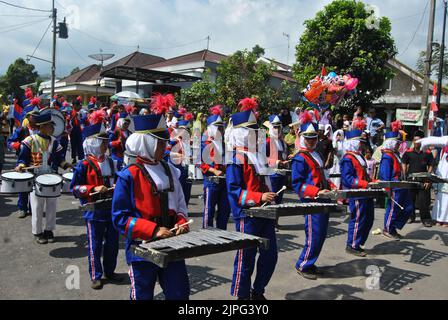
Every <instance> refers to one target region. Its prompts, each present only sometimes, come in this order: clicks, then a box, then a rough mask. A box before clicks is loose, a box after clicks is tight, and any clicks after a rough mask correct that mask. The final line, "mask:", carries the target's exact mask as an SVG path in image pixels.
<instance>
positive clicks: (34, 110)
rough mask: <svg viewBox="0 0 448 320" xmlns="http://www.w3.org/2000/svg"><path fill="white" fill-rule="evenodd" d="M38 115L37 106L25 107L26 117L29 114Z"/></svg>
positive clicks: (24, 113)
mask: <svg viewBox="0 0 448 320" xmlns="http://www.w3.org/2000/svg"><path fill="white" fill-rule="evenodd" d="M30 114H31V115H36V114H39V108H38V107H37V106H28V107H26V108H25V109H23V112H22V116H23V117H26V116H28V115H30Z"/></svg>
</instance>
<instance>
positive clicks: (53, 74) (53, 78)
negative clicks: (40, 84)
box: [51, 0, 57, 98]
mask: <svg viewBox="0 0 448 320" xmlns="http://www.w3.org/2000/svg"><path fill="white" fill-rule="evenodd" d="M52 2H53V59H52V62H51V98H53V97H54V85H55V82H56V34H57V28H56V20H57V9H56V8H55V7H54V0H53V1H52Z"/></svg>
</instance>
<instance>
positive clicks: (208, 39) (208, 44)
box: [206, 36, 211, 51]
mask: <svg viewBox="0 0 448 320" xmlns="http://www.w3.org/2000/svg"><path fill="white" fill-rule="evenodd" d="M206 39H207V51H208V49H209V48H210V40H211V38H210V36H207V38H206Z"/></svg>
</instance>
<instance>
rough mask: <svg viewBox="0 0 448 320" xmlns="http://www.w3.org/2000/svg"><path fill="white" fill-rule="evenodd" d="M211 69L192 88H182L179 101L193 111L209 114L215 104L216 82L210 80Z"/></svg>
mask: <svg viewBox="0 0 448 320" xmlns="http://www.w3.org/2000/svg"><path fill="white" fill-rule="evenodd" d="M209 77H210V70H207V71H206V72H205V73H204V76H203V79H202V81H198V82H195V83H194V84H193V86H192V87H191V88H190V89H182V90H181V92H180V97H178V99H179V103H180V104H181V105H184V106H186V107H187V109H188V110H189V111H191V112H194V113H196V114H198V113H199V112H202V113H206V114H208V110H209V109H210V107H212V106H213V105H214V104H215V101H216V94H215V84H214V83H213V82H211V81H210V78H209Z"/></svg>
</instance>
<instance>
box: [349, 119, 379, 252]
mask: <svg viewBox="0 0 448 320" xmlns="http://www.w3.org/2000/svg"><path fill="white" fill-rule="evenodd" d="M366 125H367V124H366V123H365V122H364V121H362V120H354V121H353V124H352V128H353V130H352V131H349V132H347V133H346V134H345V139H346V140H345V141H344V143H343V148H344V151H345V154H344V156H343V157H342V159H341V162H340V167H341V178H342V188H343V189H367V188H368V184H369V182H371V179H370V177H369V175H368V173H367V161H366V159H365V158H364V156H363V155H362V153H361V149H362V144H363V143H366V142H367V141H366V140H363V138H362V134H363V130H364V129H365V127H366ZM349 207H350V222H349V225H348V239H347V247H346V252H347V253H349V254H353V255H355V256H359V257H365V256H366V253H365V252H364V249H362V247H363V246H364V245H365V243H366V241H367V238H368V236H369V233H370V229H372V226H373V221H374V219H375V204H374V201H373V198H362V197H360V198H356V199H349Z"/></svg>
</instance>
